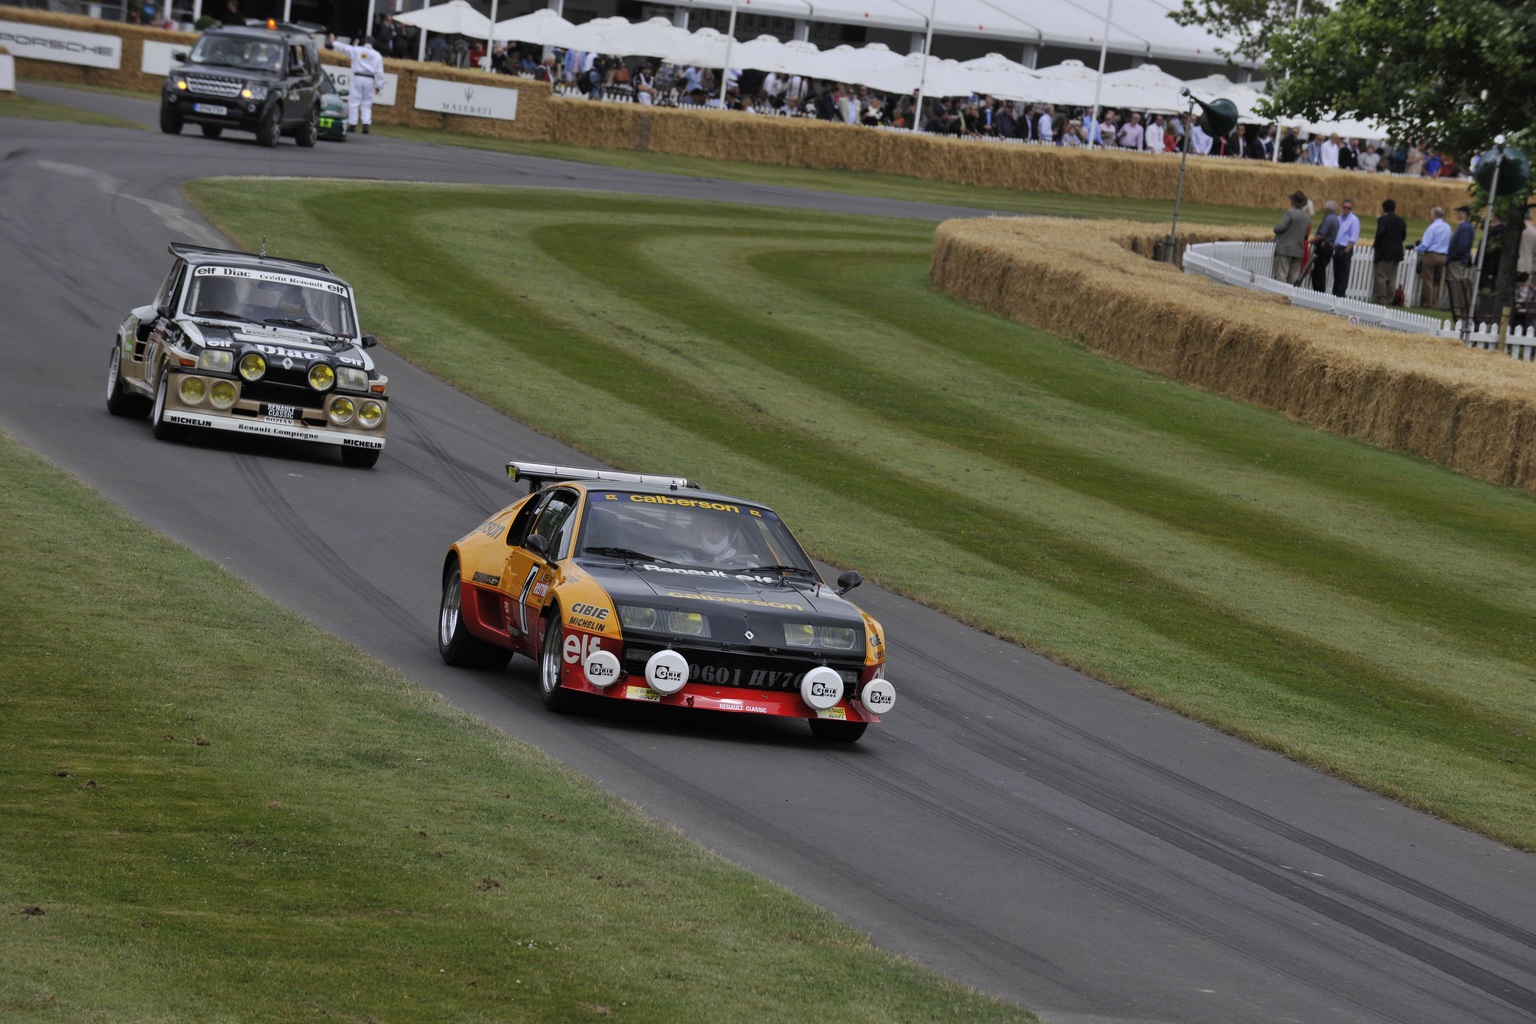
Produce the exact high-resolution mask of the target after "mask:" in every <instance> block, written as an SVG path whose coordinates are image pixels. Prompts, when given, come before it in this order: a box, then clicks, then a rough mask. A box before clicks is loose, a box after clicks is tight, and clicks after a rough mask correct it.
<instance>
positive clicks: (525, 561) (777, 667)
mask: <svg viewBox="0 0 1536 1024" xmlns="http://www.w3.org/2000/svg"><path fill="white" fill-rule="evenodd" d="M507 472H508V474H509V475H510V476H511V477H512V478H513V479H514V480H523V481H527V482H528V484H529V494H528V496H527V497H525V498H523V499H522V500H520V501H518V502H516V503H514V504H512V505H509V506H507V507H506V508H504V509H502V510H501V511H500V512H497V513H496V514H495V515H493V516H491V517H490V518H489V519H487V520H486V521H485V522H483V523H481V524H480V525H479V526H477V527H476V528H475V529H474V530H473V531H471V532H470V533H469V534H468V535H467V536H465V537H463V538H462V539H460V540H459V541H457V542H456V543H454V544H453V545H452V546H451V547H450V548H449V549H448V554H447V557H446V559H445V560H444V563H443V574H442V604H441V610H440V613H439V616H438V651H439V653H440V654H441V655H442V657H443V660H444V661H446V662H447V663H448V664H450V665H457V666H463V667H473V668H493V669H501V668H504V667H505V666H506V665H507V663H508V662H509V661H510V660H511V658H512V656H513V654H523V655H526V656H527V657H529V658H531V659H533V661H534V662H535V663H536V665H537V667H538V677H539V686H540V691H541V693H542V696H543V700H544V704H545V706H546V707H548V708H550V709H551V710H553V711H562V712H563V711H570V710H574V709H575V708H576V707H577V706H578V702H580V701H582V700H585V699H592V698H607V699H610V700H632V701H646V702H651V703H657V704H665V705H672V706H676V707H685V708H697V709H704V710H711V711H731V712H737V713H741V714H759V715H777V716H781V717H790V718H804V719H806V720H807V721H808V722H809V723H810V728H811V732H812V733H814V734H815V735H816V736H818V737H821V738H823V739H829V740H836V741H841V742H848V743H851V742H853V741H855V740H857V739H858V738H859V737H860V736H862V735H863V734H864V730H865V727H866V726H867V725H868V724H869V723H870V722H878V721H879V720H880V718H879V716H880V715H881V714H882V713H884V712H888V711H889V710H890V709H891V708H892V706H893V705H894V704H895V699H896V695H895V691H894V689H893V688H892V687H891V684H890V683H889V682H888V681H887V680H886V679H885V637H884V635H883V631H882V630H881V628H880V624H879V623H878V622H876V621H875V620H874V619H873V618H871V617H870V616H868V615H866V614H864V612H862V611H860V610H859V608H857V607H856V606H855V605H853V604H852V603H851V602H849V601H848V600H846V599H845V598H844V596H843V595H844V594H846V593H847V592H848V591H849V590H851V589H853V588H854V587H856V586H858V585H859V583H860V582H861V580H860V577H859V574H858V573H856V572H851V571H850V572H846V573H844V574H843V575H842V576H841V577H840V578H839V579H838V581H837V586H836V587H832V586H829V585H828V584H827V583H826V582H824V581H823V580H822V578H821V575H820V574H819V573H818V572H817V571H816V568H815V566H814V565H813V564H812V562H811V560H810V558H809V557H808V556H807V555H806V553H805V552H804V550H802V549H801V547H800V545H799V544H798V543H797V542H796V541H795V538H794V537H793V536H792V535H791V534H790V532H789V529H788V528H787V527H786V526H785V525H784V523H783V521H782V520H781V519H779V517H778V515H776V514H775V513H774V512H773V510H772V509H769V508H767V507H765V506H763V505H759V504H757V503H755V502H751V501H746V500H744V499H741V498H735V497H731V496H729V495H724V494H711V493H707V492H705V491H702V490H700V489H699V488H698V487H697V486H696V485H694V484H692V483H690V482H689V481H687V480H685V479H681V478H673V477H658V476H648V475H638V474H630V473H616V472H610V471H607V470H594V469H571V468H565V467H560V466H546V465H539V464H534V463H525V462H511V463H508V465H507Z"/></svg>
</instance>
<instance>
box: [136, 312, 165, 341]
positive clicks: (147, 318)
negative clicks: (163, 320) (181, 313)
mask: <svg viewBox="0 0 1536 1024" xmlns="http://www.w3.org/2000/svg"><path fill="white" fill-rule="evenodd" d="M162 308H163V307H157V306H140V307H139V308H138V309H136V310H134V311H133V315H134V316H135V317H137V318H138V321H139V326H138V327H136V328H134V331H133V336H134V339H135V340H137V341H148V340H149V332H150V331H152V330H154V329H155V317H157V316H164V315H165V314H164V313H162V312H161V311H160V310H161V309H162Z"/></svg>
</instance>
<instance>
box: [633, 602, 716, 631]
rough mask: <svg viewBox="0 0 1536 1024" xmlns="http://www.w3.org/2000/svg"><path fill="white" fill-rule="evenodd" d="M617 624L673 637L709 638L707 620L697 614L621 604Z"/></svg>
mask: <svg viewBox="0 0 1536 1024" xmlns="http://www.w3.org/2000/svg"><path fill="white" fill-rule="evenodd" d="M619 622H620V623H621V624H622V625H623V626H624V628H625V629H640V630H647V631H649V632H653V633H670V634H672V635H673V636H709V620H708V619H706V618H705V617H704V616H703V615H700V614H699V613H698V612H683V611H675V610H673V609H669V608H650V607H647V606H645V605H634V604H621V605H619Z"/></svg>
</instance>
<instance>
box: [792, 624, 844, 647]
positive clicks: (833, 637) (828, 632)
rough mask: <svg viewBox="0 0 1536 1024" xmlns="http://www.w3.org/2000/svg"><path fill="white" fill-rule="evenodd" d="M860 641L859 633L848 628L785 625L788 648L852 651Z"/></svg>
mask: <svg viewBox="0 0 1536 1024" xmlns="http://www.w3.org/2000/svg"><path fill="white" fill-rule="evenodd" d="M858 640H859V631H858V630H856V629H852V628H850V627H848V626H812V625H810V624H809V623H805V622H786V623H784V645H785V646H786V647H818V648H823V649H826V650H830V651H851V650H853V645H854V644H856V643H858Z"/></svg>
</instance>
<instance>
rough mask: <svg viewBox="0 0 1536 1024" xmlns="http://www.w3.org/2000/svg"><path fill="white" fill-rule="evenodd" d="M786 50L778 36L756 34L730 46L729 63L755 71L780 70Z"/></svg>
mask: <svg viewBox="0 0 1536 1024" xmlns="http://www.w3.org/2000/svg"><path fill="white" fill-rule="evenodd" d="M787 52H790V51H786V50H785V48H784V44H783V43H781V42H779V37H778V36H758V37H757V38H756V39H751V40H748V41H747V42H745V43H737V44H736V45H735V46H733V47H731V64H732V65H734V66H735V67H738V68H752V69H754V70H757V71H782V70H784V69H783V67H782V65H783V62H784V58H785V54H786V53H787Z"/></svg>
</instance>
